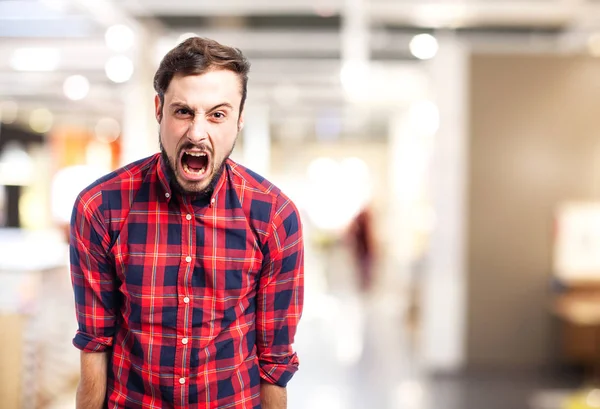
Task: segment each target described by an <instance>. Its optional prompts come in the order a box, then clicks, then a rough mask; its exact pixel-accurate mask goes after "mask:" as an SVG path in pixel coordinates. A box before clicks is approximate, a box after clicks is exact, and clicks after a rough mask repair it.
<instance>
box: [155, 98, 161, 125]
mask: <svg viewBox="0 0 600 409" xmlns="http://www.w3.org/2000/svg"><path fill="white" fill-rule="evenodd" d="M154 116H155V117H156V121H157V122H158V123H159V124H160V121H161V120H162V104H161V103H160V97H159V96H158V94H156V95H155V96H154Z"/></svg>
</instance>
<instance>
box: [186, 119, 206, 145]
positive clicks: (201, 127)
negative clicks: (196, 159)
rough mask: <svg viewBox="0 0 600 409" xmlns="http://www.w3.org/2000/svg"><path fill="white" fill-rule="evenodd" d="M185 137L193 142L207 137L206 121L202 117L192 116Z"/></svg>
mask: <svg viewBox="0 0 600 409" xmlns="http://www.w3.org/2000/svg"><path fill="white" fill-rule="evenodd" d="M187 137H188V139H189V140H190V141H191V142H193V143H198V142H201V141H203V140H205V139H206V138H207V137H208V124H207V121H205V120H204V119H202V118H194V120H193V121H191V122H190V127H189V129H188V132H187Z"/></svg>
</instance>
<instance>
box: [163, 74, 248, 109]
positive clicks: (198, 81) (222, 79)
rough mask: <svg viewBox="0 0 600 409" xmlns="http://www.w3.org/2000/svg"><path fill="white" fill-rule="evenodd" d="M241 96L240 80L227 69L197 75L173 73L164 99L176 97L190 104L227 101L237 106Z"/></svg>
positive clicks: (168, 99) (169, 99)
mask: <svg viewBox="0 0 600 409" xmlns="http://www.w3.org/2000/svg"><path fill="white" fill-rule="evenodd" d="M241 97H242V90H241V80H240V78H239V77H238V75H237V74H236V73H234V72H232V71H229V70H211V71H208V72H206V73H203V74H199V75H186V76H183V75H175V76H173V79H172V80H171V83H170V84H169V88H167V92H166V93H165V100H166V101H171V100H173V99H178V100H182V101H183V102H186V103H188V104H190V105H194V104H200V105H202V104H205V103H206V104H211V103H216V104H220V103H223V102H229V103H230V104H231V105H232V106H238V104H239V102H240V98H241ZM234 102H235V103H234Z"/></svg>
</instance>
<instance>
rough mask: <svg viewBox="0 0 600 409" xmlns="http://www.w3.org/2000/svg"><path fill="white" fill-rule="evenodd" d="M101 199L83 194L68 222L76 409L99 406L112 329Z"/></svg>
mask: <svg viewBox="0 0 600 409" xmlns="http://www.w3.org/2000/svg"><path fill="white" fill-rule="evenodd" d="M101 206H102V196H101V195H100V194H97V195H95V196H90V195H88V194H86V193H82V195H80V197H79V198H78V199H77V201H76V203H75V207H74V209H73V216H72V218H71V236H70V257H71V281H72V284H73V292H74V296H75V311H76V315H77V322H78V324H79V325H78V330H77V334H76V335H75V338H74V339H73V344H74V345H75V347H77V348H78V349H80V350H81V351H82V352H81V380H80V384H79V388H78V391H77V408H78V409H92V408H93V409H95V408H101V407H102V406H103V405H104V400H105V396H106V387H107V384H106V382H107V368H108V359H109V357H110V350H111V348H112V343H113V335H114V331H115V312H116V310H117V305H116V302H115V300H116V299H115V294H114V292H115V287H116V285H115V275H114V266H113V264H112V263H111V261H110V257H109V256H108V250H107V249H108V248H109V243H110V238H109V234H108V232H107V230H106V227H105V225H104V217H103V215H102V208H101Z"/></svg>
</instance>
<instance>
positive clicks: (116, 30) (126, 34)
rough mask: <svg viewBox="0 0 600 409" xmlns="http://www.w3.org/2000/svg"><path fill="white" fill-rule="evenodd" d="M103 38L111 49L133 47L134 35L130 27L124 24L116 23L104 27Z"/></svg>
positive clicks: (120, 49)
mask: <svg viewBox="0 0 600 409" xmlns="http://www.w3.org/2000/svg"><path fill="white" fill-rule="evenodd" d="M104 40H105V41H106V46H107V47H108V48H110V49H111V50H113V51H117V52H123V51H127V50H129V49H130V48H131V47H133V43H134V40H135V36H134V34H133V30H132V29H131V28H129V27H127V26H126V25H124V24H116V25H114V26H110V27H109V28H108V29H106V33H105V34H104Z"/></svg>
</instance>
